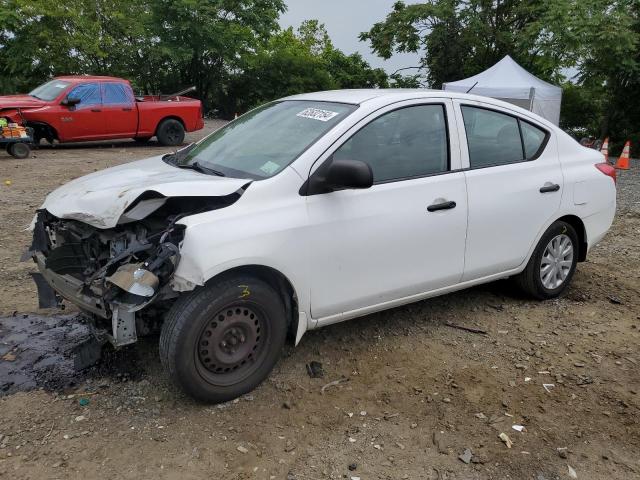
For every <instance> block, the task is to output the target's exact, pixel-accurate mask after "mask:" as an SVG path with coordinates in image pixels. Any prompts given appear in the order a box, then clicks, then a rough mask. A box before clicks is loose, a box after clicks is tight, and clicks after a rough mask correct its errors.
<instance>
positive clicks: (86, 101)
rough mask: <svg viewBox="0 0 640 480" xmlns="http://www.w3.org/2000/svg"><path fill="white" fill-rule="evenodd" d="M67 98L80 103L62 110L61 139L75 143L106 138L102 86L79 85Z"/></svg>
mask: <svg viewBox="0 0 640 480" xmlns="http://www.w3.org/2000/svg"><path fill="white" fill-rule="evenodd" d="M66 98H75V99H78V100H80V102H79V103H77V104H76V105H73V106H69V107H64V106H62V108H61V109H60V114H59V115H60V125H61V127H62V128H61V129H60V131H59V132H58V133H59V134H60V137H61V138H60V139H61V140H62V141H73V140H94V139H99V138H104V118H103V117H102V100H101V95H100V84H99V83H97V82H90V83H82V84H80V85H77V86H75V87H73V88H72V89H71V90H70V91H69V93H68V94H67V97H66Z"/></svg>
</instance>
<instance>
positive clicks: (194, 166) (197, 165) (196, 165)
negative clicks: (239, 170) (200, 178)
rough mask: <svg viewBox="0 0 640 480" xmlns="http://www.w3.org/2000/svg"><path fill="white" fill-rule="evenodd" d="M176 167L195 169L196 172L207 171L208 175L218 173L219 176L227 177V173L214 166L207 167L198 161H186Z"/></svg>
mask: <svg viewBox="0 0 640 480" xmlns="http://www.w3.org/2000/svg"><path fill="white" fill-rule="evenodd" d="M176 167H178V168H187V169H190V170H195V171H196V172H200V173H206V174H207V175H217V176H218V177H226V175H225V174H224V173H222V172H221V171H220V170H215V169H213V168H209V167H205V166H204V165H202V164H201V163H198V162H193V163H186V164H184V165H176Z"/></svg>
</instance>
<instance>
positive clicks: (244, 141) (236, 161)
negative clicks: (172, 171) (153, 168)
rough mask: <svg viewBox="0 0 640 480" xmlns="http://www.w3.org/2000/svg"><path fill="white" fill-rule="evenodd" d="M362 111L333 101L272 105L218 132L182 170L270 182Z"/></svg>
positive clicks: (180, 163) (182, 163) (182, 162)
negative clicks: (325, 135)
mask: <svg viewBox="0 0 640 480" xmlns="http://www.w3.org/2000/svg"><path fill="white" fill-rule="evenodd" d="M356 108H357V106H356V105H348V104H343V103H330V102H311V101H295V100H285V101H281V102H275V103H270V104H267V105H265V106H262V107H259V108H257V109H255V110H252V111H251V112H249V113H247V114H246V115H243V116H242V117H240V118H239V119H237V120H236V121H235V122H231V123H229V124H228V125H227V126H225V127H223V128H221V129H220V130H218V131H216V132H214V133H212V134H211V135H210V136H209V137H207V138H205V139H204V140H203V141H202V142H200V143H199V144H198V145H197V146H196V147H195V148H193V149H192V150H190V151H189V153H188V154H187V155H186V156H184V157H183V158H181V159H178V166H179V167H183V168H188V167H200V170H201V171H205V170H209V171H215V172H217V173H216V174H223V175H225V176H228V177H235V178H252V179H255V180H261V179H264V178H269V177H272V176H274V175H276V174H277V173H279V172H281V171H282V170H283V169H285V168H286V167H287V166H288V165H289V164H291V162H293V161H294V160H295V159H296V158H298V156H299V155H300V154H301V153H302V152H304V151H305V150H306V149H307V148H309V147H310V146H311V145H312V144H314V143H315V142H316V141H317V140H318V139H319V138H320V137H322V136H323V135H324V134H325V133H326V132H328V131H329V130H330V129H331V128H333V127H334V126H335V125H337V124H338V123H340V122H342V121H343V120H344V119H345V118H347V116H348V115H349V114H350V113H351V112H353V111H354V110H355V109H356Z"/></svg>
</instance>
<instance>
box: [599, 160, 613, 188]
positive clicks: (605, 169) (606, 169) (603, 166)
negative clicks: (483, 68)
mask: <svg viewBox="0 0 640 480" xmlns="http://www.w3.org/2000/svg"><path fill="white" fill-rule="evenodd" d="M596 168H597V169H598V170H600V171H601V172H602V173H604V174H605V175H606V176H607V177H611V178H613V183H617V180H618V179H617V177H616V169H615V168H613V166H612V165H610V164H609V163H606V162H605V163H596Z"/></svg>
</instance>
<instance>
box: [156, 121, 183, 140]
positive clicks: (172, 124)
mask: <svg viewBox="0 0 640 480" xmlns="http://www.w3.org/2000/svg"><path fill="white" fill-rule="evenodd" d="M156 136H157V137H158V142H160V144H161V145H165V146H176V145H182V143H183V142H184V126H183V125H182V123H180V122H179V121H178V120H175V119H173V118H167V119H166V120H163V121H162V122H160V125H158V130H157V131H156Z"/></svg>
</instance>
